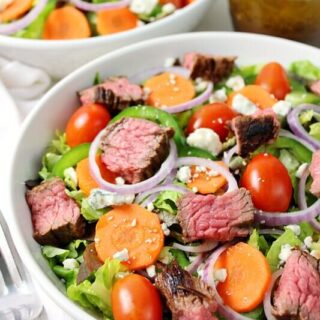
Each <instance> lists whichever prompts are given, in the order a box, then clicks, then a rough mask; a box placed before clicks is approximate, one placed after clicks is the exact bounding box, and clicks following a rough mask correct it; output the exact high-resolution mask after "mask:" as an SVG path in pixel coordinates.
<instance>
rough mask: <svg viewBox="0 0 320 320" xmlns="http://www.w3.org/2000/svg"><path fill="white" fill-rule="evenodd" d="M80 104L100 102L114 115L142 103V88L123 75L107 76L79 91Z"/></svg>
mask: <svg viewBox="0 0 320 320" xmlns="http://www.w3.org/2000/svg"><path fill="white" fill-rule="evenodd" d="M79 96H80V100H81V102H82V104H90V103H101V104H105V105H106V106H107V107H108V110H109V111H110V112H111V113H112V114H113V115H114V114H117V113H119V112H120V111H122V110H123V109H125V108H127V107H130V106H136V105H140V104H143V103H144V99H143V90H142V88H141V87H140V86H139V85H136V84H132V83H130V82H129V80H128V79H127V78H125V77H113V78H108V79H107V80H106V81H105V82H104V83H102V84H99V85H97V86H94V87H91V88H88V89H85V90H83V91H80V92H79Z"/></svg>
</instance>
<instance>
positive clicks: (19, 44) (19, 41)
mask: <svg viewBox="0 0 320 320" xmlns="http://www.w3.org/2000/svg"><path fill="white" fill-rule="evenodd" d="M207 1H211V0H196V1H194V2H192V3H191V4H189V5H188V6H186V7H184V8H181V9H178V10H177V11H175V12H174V13H173V14H171V15H169V16H167V17H164V18H163V19H160V20H157V21H154V22H151V23H148V24H146V25H144V26H141V27H137V28H135V29H132V30H128V31H124V32H120V33H115V34H111V35H105V36H96V37H90V38H86V39H71V40H42V39H24V38H15V37H10V36H4V35H0V41H1V42H2V44H5V45H9V46H14V47H15V48H21V49H26V48H32V49H37V50H48V49H55V48H59V47H61V48H64V49H67V48H72V47H74V48H75V49H77V48H79V47H81V46H83V45H86V44H88V45H92V46H95V45H96V44H101V43H106V42H109V43H112V42H115V41H121V40H125V39H126V38H128V37H135V36H138V35H141V34H143V33H144V32H148V31H150V32H152V31H153V30H159V29H161V28H162V27H163V26H165V25H166V24H168V23H170V22H173V21H174V20H175V19H179V18H180V17H183V16H188V14H189V13H190V12H191V11H192V10H195V9H196V8H198V7H201V6H202V5H204V4H205V3H206V2H207Z"/></svg>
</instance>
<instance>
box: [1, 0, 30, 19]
mask: <svg viewBox="0 0 320 320" xmlns="http://www.w3.org/2000/svg"><path fill="white" fill-rule="evenodd" d="M33 2H34V0H14V1H13V2H12V3H11V4H9V6H8V7H6V8H5V9H4V10H3V11H0V23H3V22H8V21H10V20H14V19H17V18H19V17H21V16H22V15H24V14H25V13H26V12H28V11H29V10H30V9H31V8H32V5H33Z"/></svg>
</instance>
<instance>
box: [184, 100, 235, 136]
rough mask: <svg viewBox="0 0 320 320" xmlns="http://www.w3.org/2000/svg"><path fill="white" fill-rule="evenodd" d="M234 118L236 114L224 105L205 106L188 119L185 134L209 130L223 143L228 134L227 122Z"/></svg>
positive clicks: (217, 103)
mask: <svg viewBox="0 0 320 320" xmlns="http://www.w3.org/2000/svg"><path fill="white" fill-rule="evenodd" d="M235 116H236V114H235V113H234V112H233V111H232V110H231V109H230V108H229V107H228V105H227V104H225V103H222V102H216V103H212V104H207V105H205V106H203V107H201V108H199V109H198V110H197V111H196V112H195V113H194V114H193V115H192V117H191V118H190V120H189V123H188V127H187V134H190V133H192V132H193V131H194V130H196V129H199V128H209V129H212V130H214V131H215V132H216V133H217V134H218V135H219V137H220V140H221V141H224V140H225V139H226V138H227V136H228V134H229V127H228V122H229V121H230V120H232V119H233V118H234V117H235Z"/></svg>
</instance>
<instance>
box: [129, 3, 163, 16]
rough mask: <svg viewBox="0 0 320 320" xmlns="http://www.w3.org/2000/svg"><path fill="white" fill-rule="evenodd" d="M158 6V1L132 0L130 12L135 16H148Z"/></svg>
mask: <svg viewBox="0 0 320 320" xmlns="http://www.w3.org/2000/svg"><path fill="white" fill-rule="evenodd" d="M157 4H158V0H132V1H131V4H130V10H131V11H132V12H133V13H136V14H147V15H149V14H150V13H151V12H152V11H153V9H154V8H155V7H156V5H157Z"/></svg>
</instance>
